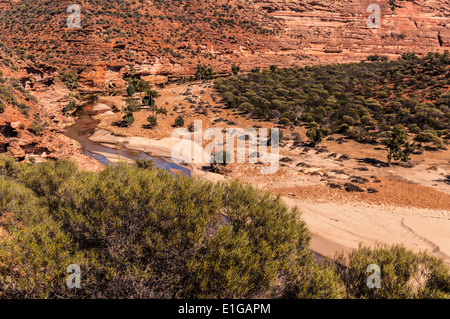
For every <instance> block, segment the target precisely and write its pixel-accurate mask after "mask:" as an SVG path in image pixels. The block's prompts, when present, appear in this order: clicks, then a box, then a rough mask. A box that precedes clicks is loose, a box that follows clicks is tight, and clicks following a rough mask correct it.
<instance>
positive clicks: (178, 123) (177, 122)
mask: <svg viewBox="0 0 450 319" xmlns="http://www.w3.org/2000/svg"><path fill="white" fill-rule="evenodd" d="M174 126H175V127H181V126H184V119H183V117H182V116H178V117H177V118H176V119H175V123H174Z"/></svg>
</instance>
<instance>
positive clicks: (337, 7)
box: [81, 0, 450, 88]
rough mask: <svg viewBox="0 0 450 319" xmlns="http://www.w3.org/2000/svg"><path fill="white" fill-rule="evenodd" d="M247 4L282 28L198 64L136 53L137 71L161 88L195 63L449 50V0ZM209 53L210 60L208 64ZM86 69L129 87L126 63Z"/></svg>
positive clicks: (212, 50) (93, 79)
mask: <svg viewBox="0 0 450 319" xmlns="http://www.w3.org/2000/svg"><path fill="white" fill-rule="evenodd" d="M235 4H236V3H235ZM371 4H377V5H379V7H380V9H381V15H380V16H381V21H380V28H369V27H368V25H367V21H368V18H369V16H370V15H371V14H372V12H368V11H367V8H368V6H369V5H371ZM236 5H239V4H236ZM245 6H250V7H251V8H252V10H254V9H255V8H256V9H257V10H260V11H262V12H266V13H267V14H268V15H269V16H270V17H273V18H275V19H277V21H278V23H277V25H279V26H280V27H281V30H282V31H281V32H279V33H277V34H272V35H267V36H265V37H261V36H255V35H253V34H247V35H246V36H247V40H246V42H245V43H244V42H242V41H237V42H236V43H234V44H233V43H228V45H227V46H224V45H216V46H214V44H211V43H210V44H205V45H201V46H199V53H198V55H199V58H198V59H196V60H195V61H194V60H193V59H177V58H173V57H167V56H164V55H159V56H155V55H149V56H147V55H143V54H142V52H139V51H135V52H134V55H135V60H134V61H133V64H134V66H135V69H136V70H137V72H138V73H140V74H141V75H142V76H144V77H147V79H148V80H150V81H152V82H154V83H164V82H166V81H168V80H170V79H177V78H179V77H181V76H189V75H192V74H193V73H194V68H195V65H196V63H198V62H204V63H208V64H211V65H213V67H214V68H215V70H216V71H217V72H218V73H222V74H227V73H230V64H231V63H234V64H239V65H240V66H241V69H242V70H243V71H250V69H252V68H253V67H256V66H258V67H263V68H264V67H268V66H269V65H272V64H276V65H279V66H293V65H307V64H326V63H341V62H358V61H361V60H363V59H365V58H366V57H367V56H368V55H372V54H380V55H386V56H389V57H391V58H396V57H398V56H399V55H401V54H402V53H405V52H416V53H418V54H427V53H428V52H430V51H433V52H443V51H445V50H450V1H449V0H431V1H430V0H412V1H398V0H397V1H395V2H393V3H392V4H390V3H389V1H387V0H382V1H380V0H378V1H377V0H331V1H330V0H314V1H312V0H291V1H289V0H286V1H285V0H263V1H259V0H255V1H253V3H249V2H246V3H245ZM211 42H212V41H211ZM244 44H247V45H244ZM192 45H194V44H192ZM204 55H208V56H210V57H212V58H211V59H203V56H204ZM111 69H112V70H111ZM88 70H89V71H88V72H84V73H82V74H81V82H82V83H85V84H89V83H92V84H94V85H95V86H97V87H107V88H118V87H119V88H120V87H121V86H122V85H124V83H123V82H122V81H121V78H122V76H123V74H124V73H125V72H126V68H125V65H116V66H111V65H100V66H94V67H88ZM95 70H97V71H95ZM99 70H100V71H99ZM98 71H99V72H98Z"/></svg>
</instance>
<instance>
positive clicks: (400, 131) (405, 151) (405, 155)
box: [385, 125, 412, 164]
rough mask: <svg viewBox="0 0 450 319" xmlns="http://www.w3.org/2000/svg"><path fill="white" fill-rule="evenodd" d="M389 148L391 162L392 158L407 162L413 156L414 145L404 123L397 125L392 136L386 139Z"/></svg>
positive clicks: (388, 156) (388, 155)
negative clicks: (409, 139) (411, 143)
mask: <svg viewBox="0 0 450 319" xmlns="http://www.w3.org/2000/svg"><path fill="white" fill-rule="evenodd" d="M385 145H386V146H387V148H388V154H387V159H388V162H389V164H390V163H391V162H392V160H395V161H402V162H407V161H409V158H410V156H411V152H412V147H411V145H410V143H409V141H408V135H407V134H406V129H405V128H404V127H403V126H402V125H396V126H395V127H394V130H393V131H392V135H391V137H390V138H388V139H386V140H385Z"/></svg>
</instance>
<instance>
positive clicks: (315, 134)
mask: <svg viewBox="0 0 450 319" xmlns="http://www.w3.org/2000/svg"><path fill="white" fill-rule="evenodd" d="M330 134H331V131H330V129H329V128H327V127H325V126H323V125H320V126H319V127H317V126H316V127H312V128H310V129H309V130H307V131H306V136H307V137H308V138H309V139H310V140H312V141H313V143H314V146H316V145H318V144H320V142H322V140H323V138H324V137H326V136H328V135H330Z"/></svg>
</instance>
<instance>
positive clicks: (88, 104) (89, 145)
mask: <svg viewBox="0 0 450 319" xmlns="http://www.w3.org/2000/svg"><path fill="white" fill-rule="evenodd" d="M93 103H94V102H93V101H91V100H89V99H88V100H87V101H85V103H84V105H83V106H82V107H81V108H80V109H79V110H77V111H76V113H75V115H76V119H75V123H74V124H73V125H71V126H69V127H67V128H66V135H67V136H68V137H70V138H73V139H74V140H76V141H78V142H79V143H80V144H81V146H82V148H83V154H84V155H86V156H89V157H92V158H94V159H96V160H98V161H100V162H101V163H103V164H105V165H108V164H112V162H111V161H109V160H108V158H107V157H106V156H104V155H102V154H104V153H106V154H111V155H116V156H118V157H119V156H120V157H125V158H128V159H131V160H133V161H134V160H135V159H146V160H151V161H153V162H154V163H155V165H156V167H159V168H162V169H165V170H167V171H169V172H170V173H171V174H173V175H175V174H180V172H181V175H187V176H191V172H190V170H189V169H188V168H186V167H184V166H180V165H177V164H175V163H172V162H170V161H168V160H167V159H165V158H163V157H155V156H150V155H148V154H147V153H145V152H140V151H134V150H130V149H127V148H126V147H120V148H112V147H108V146H106V145H103V144H100V143H95V142H92V141H91V140H89V137H90V136H91V135H92V134H93V133H94V132H95V130H96V128H97V125H98V123H99V122H100V121H99V120H96V119H94V118H92V116H93V115H97V114H100V113H101V112H94V111H92V104H93ZM174 171H177V173H175V172H174Z"/></svg>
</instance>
